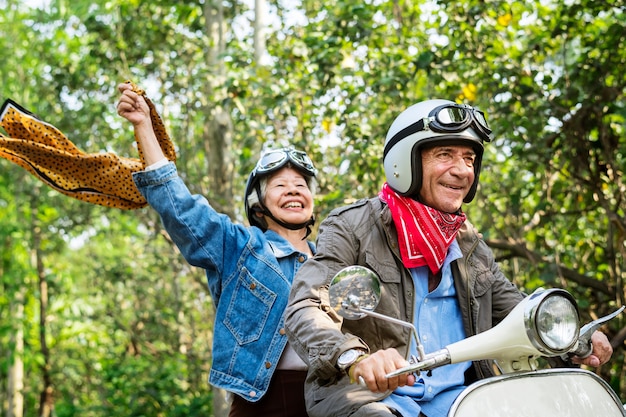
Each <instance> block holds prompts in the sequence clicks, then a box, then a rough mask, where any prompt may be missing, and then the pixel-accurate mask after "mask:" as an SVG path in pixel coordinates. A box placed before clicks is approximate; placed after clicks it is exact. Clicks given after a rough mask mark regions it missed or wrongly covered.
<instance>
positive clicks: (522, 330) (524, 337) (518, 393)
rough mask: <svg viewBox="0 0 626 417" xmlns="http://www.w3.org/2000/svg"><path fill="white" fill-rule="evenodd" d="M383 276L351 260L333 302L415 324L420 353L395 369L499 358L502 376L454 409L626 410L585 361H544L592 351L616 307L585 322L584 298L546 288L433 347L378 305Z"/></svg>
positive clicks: (332, 291)
mask: <svg viewBox="0 0 626 417" xmlns="http://www.w3.org/2000/svg"><path fill="white" fill-rule="evenodd" d="M380 294H381V292H380V280H379V279H378V277H377V276H376V274H375V273H374V272H373V271H371V270H370V269H368V268H365V267H362V266H349V267H347V268H344V269H343V270H341V271H339V272H338V273H337V274H336V275H335V277H334V278H333V280H332V282H331V285H330V288H329V297H330V302H331V306H332V307H333V308H334V309H335V311H336V312H337V313H338V314H339V315H340V316H342V317H343V318H345V319H348V320H358V319H360V318H363V317H365V316H370V317H375V318H379V319H381V320H386V321H388V322H391V323H395V324H397V325H400V326H405V327H408V328H410V329H411V334H412V336H413V338H414V342H415V345H416V346H417V353H418V354H417V355H416V356H412V357H411V358H409V365H408V366H406V367H404V368H401V369H398V370H396V371H394V372H392V373H390V374H388V375H387V377H392V376H395V375H400V374H404V373H414V374H416V375H419V373H420V372H424V371H427V372H429V371H432V370H433V369H435V368H438V367H441V366H445V365H448V364H454V363H460V362H465V361H478V360H484V359H491V360H494V361H495V363H496V364H497V366H498V367H499V369H500V372H501V374H500V375H498V376H494V377H490V378H486V379H483V380H480V381H477V382H474V383H473V384H471V385H469V386H468V387H467V388H466V389H465V390H464V391H463V392H462V393H461V394H460V395H459V396H458V397H457V399H456V401H455V402H454V404H453V405H452V407H451V409H450V411H449V413H448V417H592V416H593V417H618V416H621V417H626V410H625V407H624V405H623V404H622V403H621V401H620V399H619V397H618V396H617V395H616V393H615V392H614V391H613V389H612V388H611V386H610V385H609V384H608V383H607V382H606V381H604V380H603V379H602V378H600V377H599V376H597V375H596V374H594V373H593V372H590V371H587V370H584V369H580V368H549V369H540V364H539V358H540V357H561V358H562V359H567V358H568V356H570V355H576V356H580V357H583V358H584V357H586V356H589V355H590V354H591V352H592V350H593V348H592V345H591V335H592V334H593V332H595V331H596V330H597V329H598V328H599V327H600V326H601V325H602V324H604V323H606V322H607V321H609V320H611V319H612V318H614V317H615V316H617V315H618V314H620V313H621V312H622V311H623V310H624V307H621V308H620V309H619V310H617V311H615V312H613V313H612V314H610V315H608V316H605V317H602V318H600V319H598V320H594V321H592V322H591V323H588V324H586V325H585V326H583V327H582V328H581V327H580V326H579V313H578V305H577V303H576V300H575V299H574V297H573V296H572V295H571V294H569V293H568V292H567V291H565V290H562V289H538V290H536V291H535V292H533V293H532V294H530V295H529V296H527V297H526V298H524V300H523V301H522V302H520V303H519V304H518V305H517V306H516V307H515V308H514V309H513V310H512V311H511V312H510V313H509V315H508V316H507V317H506V318H505V319H504V320H502V322H500V323H499V324H498V325H497V326H495V327H493V328H492V329H490V330H488V331H485V332H483V333H479V334H477V335H475V336H471V337H468V338H466V339H464V340H461V341H459V342H456V343H452V344H450V345H448V346H446V347H444V348H443V349H441V350H438V351H436V352H431V353H428V354H426V353H425V352H424V349H423V347H422V345H421V343H420V341H419V336H418V334H417V330H416V329H415V327H414V326H413V324H412V323H407V322H405V321H402V320H398V319H395V318H393V317H388V316H385V315H383V314H380V313H377V312H375V311H374V310H375V309H376V306H377V305H378V302H379V300H380Z"/></svg>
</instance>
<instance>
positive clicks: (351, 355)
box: [337, 349, 367, 371]
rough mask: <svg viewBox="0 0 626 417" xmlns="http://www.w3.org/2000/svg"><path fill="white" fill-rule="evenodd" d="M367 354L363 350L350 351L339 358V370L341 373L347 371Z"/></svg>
mask: <svg viewBox="0 0 626 417" xmlns="http://www.w3.org/2000/svg"><path fill="white" fill-rule="evenodd" d="M366 354H367V352H365V351H364V350H362V349H348V350H346V351H345V352H343V353H342V354H341V355H339V357H338V358H337V368H339V370H340V371H345V370H347V369H348V368H349V367H350V366H351V365H352V364H354V363H355V362H356V361H357V359H359V358H360V357H361V356H363V355H366Z"/></svg>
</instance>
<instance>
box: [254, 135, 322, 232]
mask: <svg viewBox="0 0 626 417" xmlns="http://www.w3.org/2000/svg"><path fill="white" fill-rule="evenodd" d="M286 165H291V167H293V168H294V169H296V170H297V171H299V172H300V173H301V174H302V175H303V176H304V178H305V179H306V181H307V184H308V185H309V188H311V184H312V181H314V178H315V177H316V176H317V169H315V167H314V166H313V161H311V158H309V156H308V155H307V154H306V153H305V152H302V151H298V150H296V149H294V148H293V147H288V148H281V149H272V150H269V151H267V152H265V153H264V154H263V155H262V156H261V158H260V159H259V161H258V162H257V164H256V166H255V167H254V169H253V170H252V172H251V173H250V175H249V176H248V181H247V183H246V190H245V193H244V204H245V210H246V217H247V218H248V222H249V223H250V225H253V226H257V227H259V228H261V229H262V230H264V231H265V230H266V229H267V226H266V225H265V224H263V222H261V221H260V220H259V218H258V217H257V216H256V215H255V214H254V213H255V212H256V211H259V210H260V211H263V212H265V214H266V215H269V216H271V217H272V218H273V220H274V221H276V222H277V223H278V224H280V225H281V226H283V227H286V228H289V229H294V230H297V229H301V228H303V227H307V226H311V225H313V224H314V223H315V219H314V218H311V219H310V220H309V221H307V222H305V223H303V224H293V225H292V224H286V223H283V222H281V221H279V220H277V219H276V218H274V217H273V215H272V214H271V213H269V210H267V209H266V208H265V207H264V206H263V196H262V195H261V190H260V181H261V178H264V177H267V176H269V175H271V174H273V173H274V172H276V171H278V170H280V169H282V168H283V167H285V166H286ZM252 193H256V194H257V197H258V198H257V200H258V204H257V205H252V204H250V201H249V200H250V198H249V197H250V195H251V194H252ZM259 205H260V207H259Z"/></svg>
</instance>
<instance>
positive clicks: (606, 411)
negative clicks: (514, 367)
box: [448, 368, 626, 417]
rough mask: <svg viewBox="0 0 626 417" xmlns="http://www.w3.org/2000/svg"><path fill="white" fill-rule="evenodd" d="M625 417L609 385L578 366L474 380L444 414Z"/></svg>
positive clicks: (460, 416)
mask: <svg viewBox="0 0 626 417" xmlns="http://www.w3.org/2000/svg"><path fill="white" fill-rule="evenodd" d="M504 416H506V417H591V416H598V417H599V416H602V417H625V416H626V412H625V411H624V407H623V405H622V404H621V402H620V401H619V398H618V397H617V395H616V394H615V393H614V392H613V390H612V389H611V387H610V386H609V385H608V384H607V383H606V382H605V381H604V380H603V379H601V378H600V377H598V376H597V375H595V374H594V373H592V372H589V371H586V370H582V369H569V368H564V369H560V368H559V369H544V370H540V371H532V372H522V373H516V374H507V375H501V376H497V377H493V378H487V379H484V380H481V381H478V382H476V383H474V384H472V385H470V386H469V387H467V388H466V389H465V391H463V392H462V393H461V395H459V397H458V398H457V399H456V401H455V402H454V404H453V405H452V408H451V409H450V413H449V414H448V417H504Z"/></svg>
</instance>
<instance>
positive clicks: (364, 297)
mask: <svg viewBox="0 0 626 417" xmlns="http://www.w3.org/2000/svg"><path fill="white" fill-rule="evenodd" d="M328 295H329V298H330V305H331V307H332V308H333V309H334V310H335V311H336V312H337V313H338V314H339V315H340V316H341V317H343V318H345V319H349V320H356V319H360V318H363V317H364V316H366V315H367V313H366V312H370V311H373V310H374V309H375V308H376V306H377V305H378V302H379V301H380V280H379V279H378V276H376V274H375V273H374V271H372V270H370V269H368V268H366V267H364V266H359V265H354V266H348V267H346V268H344V269H342V270H341V271H339V272H337V274H336V275H335V277H334V278H333V280H332V281H331V283H330V288H329V289H328Z"/></svg>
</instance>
